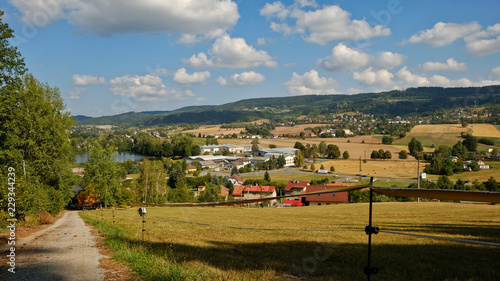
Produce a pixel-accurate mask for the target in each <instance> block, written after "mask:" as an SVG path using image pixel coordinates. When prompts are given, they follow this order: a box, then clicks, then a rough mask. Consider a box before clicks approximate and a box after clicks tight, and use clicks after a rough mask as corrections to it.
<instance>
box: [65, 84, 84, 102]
mask: <svg viewBox="0 0 500 281" xmlns="http://www.w3.org/2000/svg"><path fill="white" fill-rule="evenodd" d="M86 90H87V89H85V88H81V87H75V88H74V89H73V91H70V92H69V98H70V99H72V100H79V99H80V95H81V94H83V93H85V91H86Z"/></svg>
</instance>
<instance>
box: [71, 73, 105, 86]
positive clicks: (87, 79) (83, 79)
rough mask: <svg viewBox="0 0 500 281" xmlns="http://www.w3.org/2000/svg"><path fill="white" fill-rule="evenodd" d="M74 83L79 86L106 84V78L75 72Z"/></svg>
mask: <svg viewBox="0 0 500 281" xmlns="http://www.w3.org/2000/svg"><path fill="white" fill-rule="evenodd" d="M73 84H74V85H78V86H86V85H98V84H106V80H105V79H104V77H97V76H92V75H79V74H74V75H73Z"/></svg>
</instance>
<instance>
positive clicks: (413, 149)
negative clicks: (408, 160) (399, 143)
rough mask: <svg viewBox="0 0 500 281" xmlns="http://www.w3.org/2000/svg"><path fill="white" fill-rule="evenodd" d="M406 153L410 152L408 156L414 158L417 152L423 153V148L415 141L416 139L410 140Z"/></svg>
mask: <svg viewBox="0 0 500 281" xmlns="http://www.w3.org/2000/svg"><path fill="white" fill-rule="evenodd" d="M408 151H409V152H410V155H412V156H414V157H416V156H417V153H418V152H422V151H424V148H423V147H422V143H421V142H420V141H419V140H417V139H416V138H411V140H410V142H409V143H408Z"/></svg>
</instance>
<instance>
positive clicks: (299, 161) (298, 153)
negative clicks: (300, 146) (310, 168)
mask: <svg viewBox="0 0 500 281" xmlns="http://www.w3.org/2000/svg"><path fill="white" fill-rule="evenodd" d="M293 163H294V164H295V166H302V165H304V157H303V156H302V152H301V151H300V150H296V151H295V157H294V158H293Z"/></svg>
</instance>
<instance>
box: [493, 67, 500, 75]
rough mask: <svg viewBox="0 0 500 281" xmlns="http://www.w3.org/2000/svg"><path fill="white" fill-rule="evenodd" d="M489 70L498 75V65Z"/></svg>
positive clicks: (499, 70)
mask: <svg viewBox="0 0 500 281" xmlns="http://www.w3.org/2000/svg"><path fill="white" fill-rule="evenodd" d="M491 72H492V73H493V74H495V75H498V76H500V66H497V67H495V68H493V69H492V70H491Z"/></svg>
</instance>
